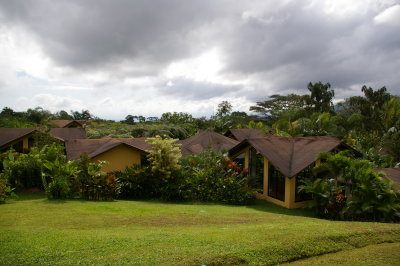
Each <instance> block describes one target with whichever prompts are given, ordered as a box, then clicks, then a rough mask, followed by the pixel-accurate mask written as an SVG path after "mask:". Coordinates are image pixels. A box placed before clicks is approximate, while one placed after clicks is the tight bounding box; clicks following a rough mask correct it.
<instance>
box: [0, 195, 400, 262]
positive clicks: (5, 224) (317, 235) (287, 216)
mask: <svg viewBox="0 0 400 266" xmlns="http://www.w3.org/2000/svg"><path fill="white" fill-rule="evenodd" d="M385 243H394V244H385ZM399 243H400V224H388V223H367V222H337V221H327V220H322V219H317V218H313V217H312V216H311V215H310V214H309V213H308V212H305V211H304V210H286V209H284V208H280V207H277V206H274V205H272V204H269V203H265V202H258V203H257V204H256V205H254V206H227V205H219V204H200V203H185V204H174V203H163V202H158V201H122V200H118V201H113V202H89V201H79V200H67V201H49V200H47V199H46V198H45V197H44V195H43V194H25V195H23V196H21V197H20V199H19V200H10V201H8V203H6V204H1V205H0V265H23V264H25V265H26V264H28V265H32V264H38V265H45V264H51V265H54V264H61V265H65V264H69V265H76V264H102V265H104V264H137V265H202V264H206V265H219V264H221V265H228V264H232V265H240V264H250V265H273V264H278V263H285V262H295V261H296V262H295V263H300V264H301V265H304V262H307V260H304V259H305V258H308V257H314V256H319V255H322V254H328V253H331V254H330V255H329V256H333V257H324V256H322V257H314V258H312V259H314V260H313V262H316V263H317V264H318V263H319V264H321V262H323V261H325V262H327V263H328V264H332V261H335V259H337V258H341V262H346V257H347V256H349V258H350V257H351V258H352V259H353V260H354V261H358V258H360V260H361V261H362V262H366V263H367V264H368V256H367V255H366V254H369V255H370V257H371V258H370V259H372V258H374V256H371V254H373V251H375V252H376V253H377V254H378V253H379V254H382V252H383V255H384V256H382V258H380V259H379V260H378V261H379V262H382V264H386V265H390V264H393V262H398V261H400V255H399V253H400V252H399V247H400V245H399ZM371 250H372V251H371ZM377 250H378V251H377ZM395 251H397V252H395ZM334 252H338V253H336V254H337V256H336V257H335V253H334ZM346 252H347V253H346ZM385 252H386V253H387V256H385ZM394 253H395V254H394ZM342 254H343V255H342ZM344 254H347V255H344ZM349 254H350V255H349ZM326 256H328V255H326ZM385 257H387V260H385ZM300 259H303V260H300ZM315 259H322V260H319V261H318V260H317V261H316V260H315ZM371 261H372V262H374V261H373V260H371ZM375 261H376V260H375ZM310 262H311V261H310ZM335 263H336V264H337V263H338V262H337V261H336V262H335ZM306 264H307V263H306ZM372 264H374V263H372Z"/></svg>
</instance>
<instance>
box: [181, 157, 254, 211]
mask: <svg viewBox="0 0 400 266" xmlns="http://www.w3.org/2000/svg"><path fill="white" fill-rule="evenodd" d="M182 167H183V169H185V171H186V175H187V182H188V187H189V191H190V193H191V198H192V199H194V200H200V201H217V202H223V203H228V204H249V203H252V202H253V201H254V199H255V193H254V191H253V190H252V189H250V188H249V186H248V185H247V184H248V179H247V170H245V169H241V168H240V167H238V166H237V165H236V163H235V162H233V161H232V160H231V159H229V158H225V157H224V156H223V154H222V153H218V152H214V151H211V150H208V151H205V152H203V153H201V154H199V155H191V156H186V157H185V158H183V159H182Z"/></svg>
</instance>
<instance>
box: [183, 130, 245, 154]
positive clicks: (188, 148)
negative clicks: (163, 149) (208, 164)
mask: <svg viewBox="0 0 400 266" xmlns="http://www.w3.org/2000/svg"><path fill="white" fill-rule="evenodd" d="M178 143H180V144H181V145H182V146H181V151H182V156H186V155H191V154H200V153H202V152H204V151H205V150H207V149H212V150H214V151H218V152H220V151H228V150H229V149H231V148H232V147H234V146H236V145H237V144H238V143H239V142H238V141H236V140H234V139H231V138H228V137H225V136H224V135H221V134H219V133H216V132H214V131H210V130H201V131H200V132H199V133H197V134H196V135H194V136H192V137H190V138H187V139H184V140H180V141H178Z"/></svg>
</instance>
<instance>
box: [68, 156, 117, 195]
mask: <svg viewBox="0 0 400 266" xmlns="http://www.w3.org/2000/svg"><path fill="white" fill-rule="evenodd" d="M105 163H106V162H99V163H92V162H90V160H89V158H88V156H87V154H83V155H82V156H81V158H80V160H79V161H78V165H77V169H78V175H77V179H76V180H75V184H74V187H75V188H76V189H77V190H78V191H79V193H80V196H81V197H82V198H83V199H86V200H113V199H114V198H116V197H117V195H118V193H119V187H120V186H119V183H118V182H117V178H116V176H115V175H114V174H112V173H109V174H107V173H105V172H103V171H102V170H101V168H102V166H103V165H104V164H105Z"/></svg>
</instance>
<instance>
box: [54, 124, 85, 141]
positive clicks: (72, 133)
mask: <svg viewBox="0 0 400 266" xmlns="http://www.w3.org/2000/svg"><path fill="white" fill-rule="evenodd" d="M49 134H51V135H53V136H54V137H57V138H59V139H61V140H63V141H66V140H72V139H86V131H85V129H84V128H68V127H65V128H52V129H50V131H49Z"/></svg>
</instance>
